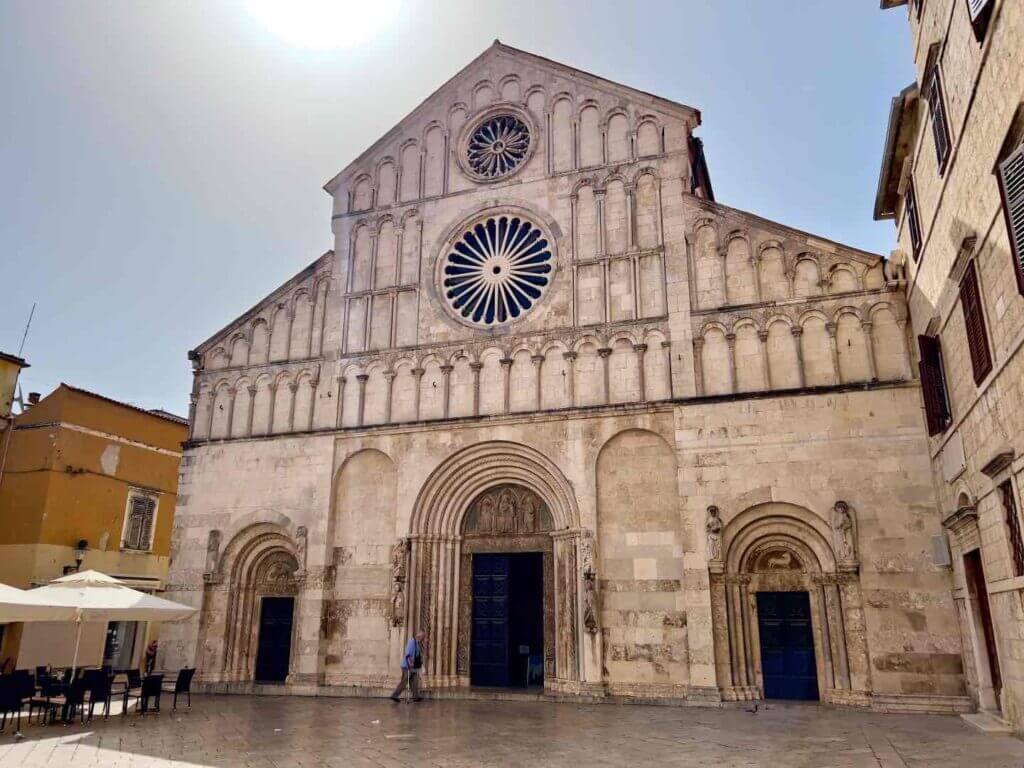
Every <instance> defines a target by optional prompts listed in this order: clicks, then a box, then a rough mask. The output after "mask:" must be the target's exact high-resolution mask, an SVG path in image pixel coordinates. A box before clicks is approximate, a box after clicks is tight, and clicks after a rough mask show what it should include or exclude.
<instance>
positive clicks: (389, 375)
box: [384, 371, 396, 424]
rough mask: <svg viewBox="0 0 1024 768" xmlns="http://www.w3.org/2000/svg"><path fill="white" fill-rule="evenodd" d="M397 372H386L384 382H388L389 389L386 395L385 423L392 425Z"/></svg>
mask: <svg viewBox="0 0 1024 768" xmlns="http://www.w3.org/2000/svg"><path fill="white" fill-rule="evenodd" d="M395 375H396V374H395V372H394V371H384V381H386V382H387V389H386V392H385V395H384V423H385V424H389V423H391V393H392V392H393V390H394V386H395Z"/></svg>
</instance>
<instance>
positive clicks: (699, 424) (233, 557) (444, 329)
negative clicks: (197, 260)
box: [161, 42, 970, 711]
mask: <svg viewBox="0 0 1024 768" xmlns="http://www.w3.org/2000/svg"><path fill="white" fill-rule="evenodd" d="M699 124H700V113H699V112H698V111H697V110H695V109H693V108H691V107H687V106H684V105H681V104H676V103H674V102H671V101H667V100H665V99H662V98H658V97H656V96H653V95H651V94H647V93H643V92H640V91H637V90H635V89H632V88H627V87H624V86H622V85H619V84H617V83H613V82H609V81H607V80H604V79H602V78H599V77H595V76H593V75H590V74H587V73H585V72H581V71H579V70H574V69H571V68H569V67H566V66H563V65H561V64H557V63H555V62H552V61H549V60H546V59H543V58H540V57H537V56H533V55H531V54H528V53H525V52H522V51H519V50H516V49H513V48H510V47H508V46H504V45H502V44H500V43H497V42H496V43H495V44H494V45H493V46H492V47H491V48H489V49H488V50H487V51H485V52H484V53H483V54H481V55H480V56H479V57H478V58H477V59H476V60H474V61H473V62H472V63H470V64H469V65H468V66H467V67H466V68H465V69H464V70H462V71H461V72H460V73H458V74H457V75H456V76H455V77H454V78H452V79H451V80H450V81H448V82H447V83H446V84H444V85H443V86H442V87H441V88H440V89H439V90H438V91H437V92H435V93H434V94H433V95H432V96H431V97H430V98H429V99H427V100H426V101H425V102H424V103H423V104H421V105H420V106H418V107H417V108H416V109H415V110H413V111H412V112H411V113H410V114H409V115H408V117H406V118H405V119H404V120H403V121H402V122H401V123H400V124H398V125H397V126H395V127H394V128H393V129H392V130H391V131H389V132H388V133H387V134H386V135H385V136H383V137H382V138H381V139H380V140H379V141H378V142H377V143H375V144H374V145H373V146H372V147H370V148H369V149H367V150H366V151H365V152H364V153H363V154H362V155H361V156H360V157H358V158H357V159H356V160H355V161H354V162H353V163H352V164H351V165H350V166H348V167H347V168H346V169H345V170H343V171H342V172H341V173H339V174H338V175H337V176H335V177H334V178H333V179H332V180H331V181H330V182H328V184H327V185H326V187H325V189H326V190H327V192H328V193H329V194H330V195H331V196H332V198H333V200H334V209H333V216H332V228H333V232H334V235H335V248H334V250H333V251H331V252H328V253H326V254H324V255H323V256H321V257H320V258H319V259H317V260H316V261H315V262H314V263H313V264H311V265H310V266H309V267H307V268H306V269H305V270H304V271H302V272H300V273H299V274H298V275H296V276H295V277H294V278H293V279H292V280H291V281H289V282H288V283H286V284H285V285H283V286H282V287H281V288H279V289H278V290H276V291H274V292H273V293H272V294H271V295H270V296H268V297H267V298H265V299H264V300H262V301H260V302H259V303H258V304H256V306H254V307H253V309H252V310H250V311H249V312H248V313H246V314H245V315H244V316H242V317H240V318H238V319H237V320H235V321H232V322H231V323H230V324H229V325H227V326H226V327H225V328H224V329H223V330H221V331H219V332H218V333H216V334H214V336H213V337H212V338H210V339H209V340H208V341H206V342H203V343H202V344H200V345H199V346H198V347H197V348H196V350H195V351H194V353H193V354H192V358H193V362H194V365H195V388H194V392H193V412H192V434H191V437H190V441H189V443H188V444H187V447H186V450H185V454H184V456H183V460H182V476H181V482H180V497H179V504H178V510H177V514H176V517H175V528H174V535H173V555H172V558H173V562H172V567H171V575H170V577H169V580H170V582H171V583H170V584H169V587H168V592H169V593H170V594H169V595H168V596H169V597H170V598H171V599H174V600H179V601H182V602H186V603H189V604H191V605H194V606H196V607H197V608H199V609H200V611H199V612H198V613H197V615H196V618H195V619H194V620H191V621H188V622H183V623H180V624H176V625H174V626H173V627H167V628H165V631H164V633H163V642H162V653H163V654H164V658H163V659H162V661H161V663H162V664H164V665H165V666H168V667H176V666H178V665H181V664H185V663H195V665H196V666H197V667H198V668H199V679H200V680H201V681H202V682H203V683H204V684H205V685H206V686H208V687H209V688H212V689H216V690H233V691H244V690H261V689H260V688H259V687H257V686H255V682H258V681H278V682H280V683H281V684H283V685H284V686H285V689H286V690H288V691H291V692H295V693H306V694H310V693H331V692H337V693H353V692H357V691H358V692H364V693H366V692H378V693H383V692H384V691H385V690H387V686H388V685H389V684H390V683H393V679H394V678H395V676H396V675H397V670H398V663H399V659H400V649H401V647H402V643H403V642H404V640H405V638H406V637H407V636H408V635H409V634H410V633H411V632H413V631H414V630H419V629H422V630H424V631H425V632H426V633H427V636H428V638H429V652H428V654H427V658H426V668H425V674H426V683H427V685H428V687H429V688H431V689H435V690H437V689H448V690H450V691H453V692H459V691H464V690H467V689H469V688H471V687H473V686H477V685H484V686H492V685H540V684H543V687H544V690H546V691H547V692H549V693H551V694H557V695H560V696H567V697H572V696H578V697H624V698H632V699H645V700H650V699H659V700H677V701H682V702H687V701H692V702H717V701H723V700H726V701H729V700H746V699H757V698H761V697H765V696H767V697H783V698H806V699H820V700H822V701H827V702H835V703H841V704H847V705H852V706H862V707H874V708H876V709H881V710H938V711H956V710H961V709H965V708H967V707H969V706H970V701H969V699H968V698H967V695H966V693H967V692H966V688H965V678H964V673H963V668H962V664H961V641H960V633H959V630H958V626H957V619H956V613H955V609H954V605H953V599H952V596H951V593H950V586H951V576H950V571H949V569H948V568H947V567H946V566H945V565H944V563H943V562H942V560H941V558H940V559H939V560H938V561H937V560H936V557H935V551H936V542H937V541H941V534H942V527H941V517H940V515H939V512H938V510H937V509H936V504H935V494H934V489H933V487H932V481H931V475H930V470H929V459H930V455H929V443H928V439H927V435H926V432H925V429H924V422H923V419H922V417H921V409H920V402H921V401H920V397H921V395H920V388H919V386H918V382H917V380H916V378H915V375H914V373H913V368H912V365H911V357H910V353H909V349H908V328H907V309H906V303H905V300H904V290H903V289H904V285H903V282H902V273H896V272H893V271H892V270H891V269H889V267H888V266H887V264H886V263H885V262H884V261H883V260H882V259H881V258H880V257H878V256H876V255H874V254H870V253H865V252H863V251H860V250H857V249H854V248H850V247H847V246H843V245H840V244H838V243H835V242H832V241H829V240H827V239H825V238H821V237H816V236H813V235H810V234H807V233H805V232H801V231H798V230H795V229H793V228H790V227H787V226H784V225H782V224H777V223H775V222H771V221H767V220H765V219H762V218H760V217H758V216H755V215H752V214H749V213H745V212H743V211H739V210H735V209H733V208H729V207H728V206H725V205H722V204H721V203H718V202H716V201H715V200H714V195H713V192H712V187H711V182H710V178H709V174H708V169H707V166H706V163H705V160H704V155H703V151H702V147H701V143H700V140H699V139H697V138H696V137H695V136H694V131H695V129H696V128H697V127H698V126H699Z"/></svg>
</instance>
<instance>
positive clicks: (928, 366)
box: [917, 336, 950, 435]
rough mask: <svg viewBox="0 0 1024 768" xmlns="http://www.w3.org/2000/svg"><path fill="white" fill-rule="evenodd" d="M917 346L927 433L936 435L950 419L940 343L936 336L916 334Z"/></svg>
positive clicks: (943, 429) (944, 428)
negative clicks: (919, 353) (919, 356)
mask: <svg viewBox="0 0 1024 768" xmlns="http://www.w3.org/2000/svg"><path fill="white" fill-rule="evenodd" d="M917 346H918V349H919V350H920V352H921V362H920V363H918V370H919V371H920V373H921V393H922V395H923V396H924V413H925V420H926V421H927V422H928V434H929V435H938V434H941V433H942V432H944V431H945V430H946V427H947V426H949V421H950V413H949V400H948V399H947V398H946V375H945V373H944V371H943V368H942V345H941V343H940V342H939V339H938V337H937V336H918V337H917Z"/></svg>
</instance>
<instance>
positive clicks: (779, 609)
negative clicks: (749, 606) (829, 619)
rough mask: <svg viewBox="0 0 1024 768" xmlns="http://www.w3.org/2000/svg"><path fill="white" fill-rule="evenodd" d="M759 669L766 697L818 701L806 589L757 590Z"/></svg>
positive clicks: (809, 609)
mask: <svg viewBox="0 0 1024 768" xmlns="http://www.w3.org/2000/svg"><path fill="white" fill-rule="evenodd" d="M757 626H758V629H759V631H760V634H761V672H762V674H763V676H764V696H765V698H766V699H804V700H810V701H817V699H818V672H817V668H816V666H815V664H814V633H813V632H812V630H811V601H810V599H809V598H808V595H807V593H806V592H758V593H757Z"/></svg>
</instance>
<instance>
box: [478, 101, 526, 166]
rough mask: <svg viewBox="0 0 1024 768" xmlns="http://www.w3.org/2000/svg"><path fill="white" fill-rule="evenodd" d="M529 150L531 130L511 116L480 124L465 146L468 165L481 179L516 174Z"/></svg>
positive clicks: (498, 116) (495, 118) (499, 117)
mask: <svg viewBox="0 0 1024 768" xmlns="http://www.w3.org/2000/svg"><path fill="white" fill-rule="evenodd" d="M529 151H530V129H529V128H528V127H527V125H526V123H524V122H523V121H522V120H521V119H519V118H518V117H516V116H515V115H511V114H500V115H494V116H492V117H489V118H487V119H486V120H484V121H483V122H482V123H480V124H479V125H478V126H477V127H476V128H475V129H474V130H473V132H472V134H470V136H469V142H468V144H467V145H466V162H467V164H468V165H469V167H470V168H471V169H472V171H473V173H475V174H476V175H478V176H479V177H480V178H482V179H499V178H501V177H502V176H507V175H508V174H510V173H512V172H513V171H515V170H516V169H517V168H518V167H519V166H520V165H522V163H523V161H524V160H525V159H526V155H527V153H528V152H529Z"/></svg>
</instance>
